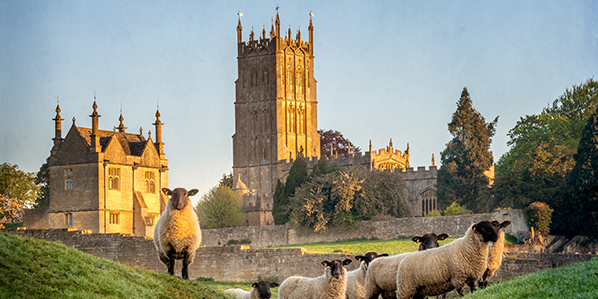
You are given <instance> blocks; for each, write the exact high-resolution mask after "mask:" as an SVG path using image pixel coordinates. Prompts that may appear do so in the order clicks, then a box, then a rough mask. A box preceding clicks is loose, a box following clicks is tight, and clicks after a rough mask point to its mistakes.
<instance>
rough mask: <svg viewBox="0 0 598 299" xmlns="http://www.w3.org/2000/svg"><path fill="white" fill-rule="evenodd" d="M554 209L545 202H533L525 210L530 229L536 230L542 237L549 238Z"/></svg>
mask: <svg viewBox="0 0 598 299" xmlns="http://www.w3.org/2000/svg"><path fill="white" fill-rule="evenodd" d="M552 212H554V210H553V209H551V208H550V206H548V205H547V204H546V203H544V202H539V201H536V202H532V203H531V204H529V206H527V208H525V214H526V215H527V221H528V224H529V226H530V227H534V228H536V230H537V231H538V232H540V233H541V234H542V236H544V237H547V236H548V234H549V233H550V223H551V221H552V220H551V219H552Z"/></svg>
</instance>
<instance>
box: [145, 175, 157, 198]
mask: <svg viewBox="0 0 598 299" xmlns="http://www.w3.org/2000/svg"><path fill="white" fill-rule="evenodd" d="M145 192H146V193H156V184H155V182H154V173H153V172H151V171H146V172H145Z"/></svg>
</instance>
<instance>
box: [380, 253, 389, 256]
mask: <svg viewBox="0 0 598 299" xmlns="http://www.w3.org/2000/svg"><path fill="white" fill-rule="evenodd" d="M381 256H388V253H383V254H381V255H379V256H378V257H381Z"/></svg>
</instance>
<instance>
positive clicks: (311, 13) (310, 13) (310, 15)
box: [308, 11, 314, 19]
mask: <svg viewBox="0 0 598 299" xmlns="http://www.w3.org/2000/svg"><path fill="white" fill-rule="evenodd" d="M308 15H309V18H310V19H311V18H312V17H313V16H314V13H313V12H311V11H310V12H309V13H308Z"/></svg>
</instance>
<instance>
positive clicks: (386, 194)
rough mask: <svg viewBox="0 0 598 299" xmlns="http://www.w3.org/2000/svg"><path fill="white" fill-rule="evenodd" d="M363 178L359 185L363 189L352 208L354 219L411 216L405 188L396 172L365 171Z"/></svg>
mask: <svg viewBox="0 0 598 299" xmlns="http://www.w3.org/2000/svg"><path fill="white" fill-rule="evenodd" d="M364 177H365V178H364V179H363V183H362V184H361V185H362V187H363V189H362V191H361V192H360V193H359V194H358V196H357V197H356V198H355V205H354V207H353V214H354V216H355V218H357V219H360V220H368V219H371V218H372V217H374V216H385V215H390V216H392V217H395V218H399V217H406V216H411V209H410V207H409V204H408V203H407V193H406V191H407V188H406V187H405V182H404V181H403V179H402V178H401V176H400V174H399V173H398V172H390V171H377V170H374V171H367V172H366V173H365V176H364Z"/></svg>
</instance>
